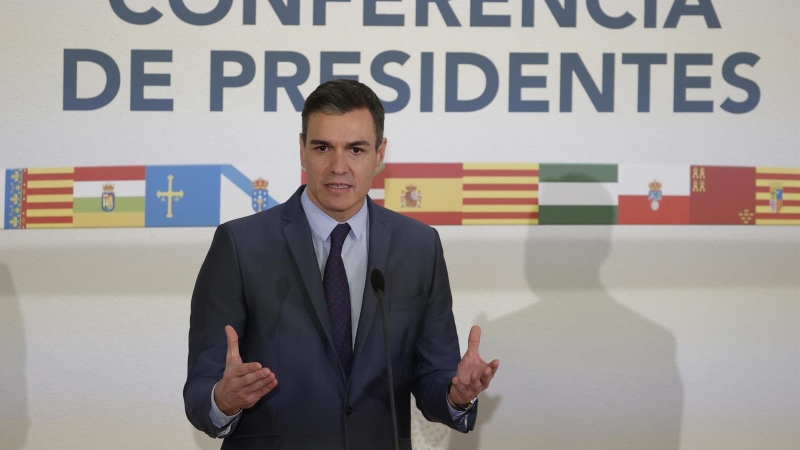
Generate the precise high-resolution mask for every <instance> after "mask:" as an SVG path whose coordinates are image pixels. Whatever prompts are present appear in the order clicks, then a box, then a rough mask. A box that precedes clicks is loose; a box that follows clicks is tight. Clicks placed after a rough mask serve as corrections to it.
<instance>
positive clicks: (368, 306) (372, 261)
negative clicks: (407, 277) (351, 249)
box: [353, 197, 392, 368]
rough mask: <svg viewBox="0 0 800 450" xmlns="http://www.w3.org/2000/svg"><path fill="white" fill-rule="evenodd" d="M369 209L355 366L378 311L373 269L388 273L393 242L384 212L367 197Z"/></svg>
mask: <svg viewBox="0 0 800 450" xmlns="http://www.w3.org/2000/svg"><path fill="white" fill-rule="evenodd" d="M367 205H368V207H369V256H368V258H367V281H366V283H365V286H364V300H363V303H362V305H361V317H360V318H359V319H358V332H357V333H356V344H355V349H354V352H353V365H354V368H355V365H357V364H358V363H359V359H360V358H359V356H360V355H361V351H362V350H363V348H364V343H365V342H366V340H367V337H368V336H369V334H370V332H371V329H372V323H373V321H374V320H373V319H374V317H375V313H376V311H377V310H378V297H377V295H376V294H375V290H374V289H373V288H372V283H371V281H370V278H371V277H370V275H371V274H372V270H373V269H378V270H380V271H381V273H384V275H385V272H386V261H387V260H388V258H389V245H390V244H391V240H392V227H391V226H390V225H389V224H388V223H387V222H386V221H385V218H384V217H383V211H382V210H381V209H380V208H378V207H377V206H376V205H375V203H374V202H373V201H372V199H370V198H369V197H367Z"/></svg>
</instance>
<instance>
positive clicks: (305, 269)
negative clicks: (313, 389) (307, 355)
mask: <svg viewBox="0 0 800 450" xmlns="http://www.w3.org/2000/svg"><path fill="white" fill-rule="evenodd" d="M302 192H303V188H302V187H301V188H300V189H299V190H298V191H297V192H295V194H294V195H293V196H292V198H291V199H289V201H288V202H286V208H285V212H284V215H283V219H284V221H286V222H287V223H286V224H285V225H284V226H283V235H284V237H285V238H286V243H287V244H288V245H289V250H290V251H291V253H292V257H293V258H294V262H295V264H297V270H298V271H299V272H300V276H301V277H302V278H303V286H304V287H305V288H306V291H307V292H308V296H309V297H310V298H311V304H312V305H314V310H315V311H316V313H317V317H318V318H319V321H320V324H321V325H322V329H323V330H324V333H325V338H326V339H327V341H328V346H329V347H330V348H331V349H333V348H334V346H333V331H332V329H331V320H330V317H329V316H328V303H327V301H326V300H325V290H324V289H323V287H322V277H321V276H320V273H319V265H318V264H317V256H316V253H315V252H314V244H313V243H312V242H311V227H310V226H309V225H308V220H307V219H306V216H305V213H303V207H302V206H301V203H300V194H301V193H302ZM334 353H335V352H334ZM340 369H341V366H340ZM340 372H341V370H340Z"/></svg>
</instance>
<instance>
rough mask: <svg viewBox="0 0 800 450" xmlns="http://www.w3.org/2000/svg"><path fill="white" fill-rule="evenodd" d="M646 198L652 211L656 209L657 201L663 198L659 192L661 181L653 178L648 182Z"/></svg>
mask: <svg viewBox="0 0 800 450" xmlns="http://www.w3.org/2000/svg"><path fill="white" fill-rule="evenodd" d="M647 199H648V200H650V201H651V202H652V203H650V208H651V209H652V210H653V211H658V207H659V203H658V202H660V201H661V200H663V199H664V196H663V194H662V192H661V183H659V182H658V181H657V180H654V181H653V182H652V183H650V192H649V193H648V194H647Z"/></svg>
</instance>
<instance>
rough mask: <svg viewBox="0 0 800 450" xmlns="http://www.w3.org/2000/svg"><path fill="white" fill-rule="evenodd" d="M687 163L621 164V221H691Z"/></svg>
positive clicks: (681, 222)
mask: <svg viewBox="0 0 800 450" xmlns="http://www.w3.org/2000/svg"><path fill="white" fill-rule="evenodd" d="M690 175H691V174H690V167H689V166H688V165H652V164H620V166H619V186H618V193H619V207H618V215H619V220H618V223H620V224H648V225H658V224H661V225H677V224H688V223H689V211H690V203H689V194H690V193H691V192H690Z"/></svg>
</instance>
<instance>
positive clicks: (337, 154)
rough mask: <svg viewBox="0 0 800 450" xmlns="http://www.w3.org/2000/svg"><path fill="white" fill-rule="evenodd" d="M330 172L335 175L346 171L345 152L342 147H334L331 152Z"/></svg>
mask: <svg viewBox="0 0 800 450" xmlns="http://www.w3.org/2000/svg"><path fill="white" fill-rule="evenodd" d="M331 159H332V160H331V165H330V170H331V172H333V173H335V174H336V175H342V174H345V173H347V154H346V153H345V150H344V149H336V150H334V151H333V152H332V154H331Z"/></svg>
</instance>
